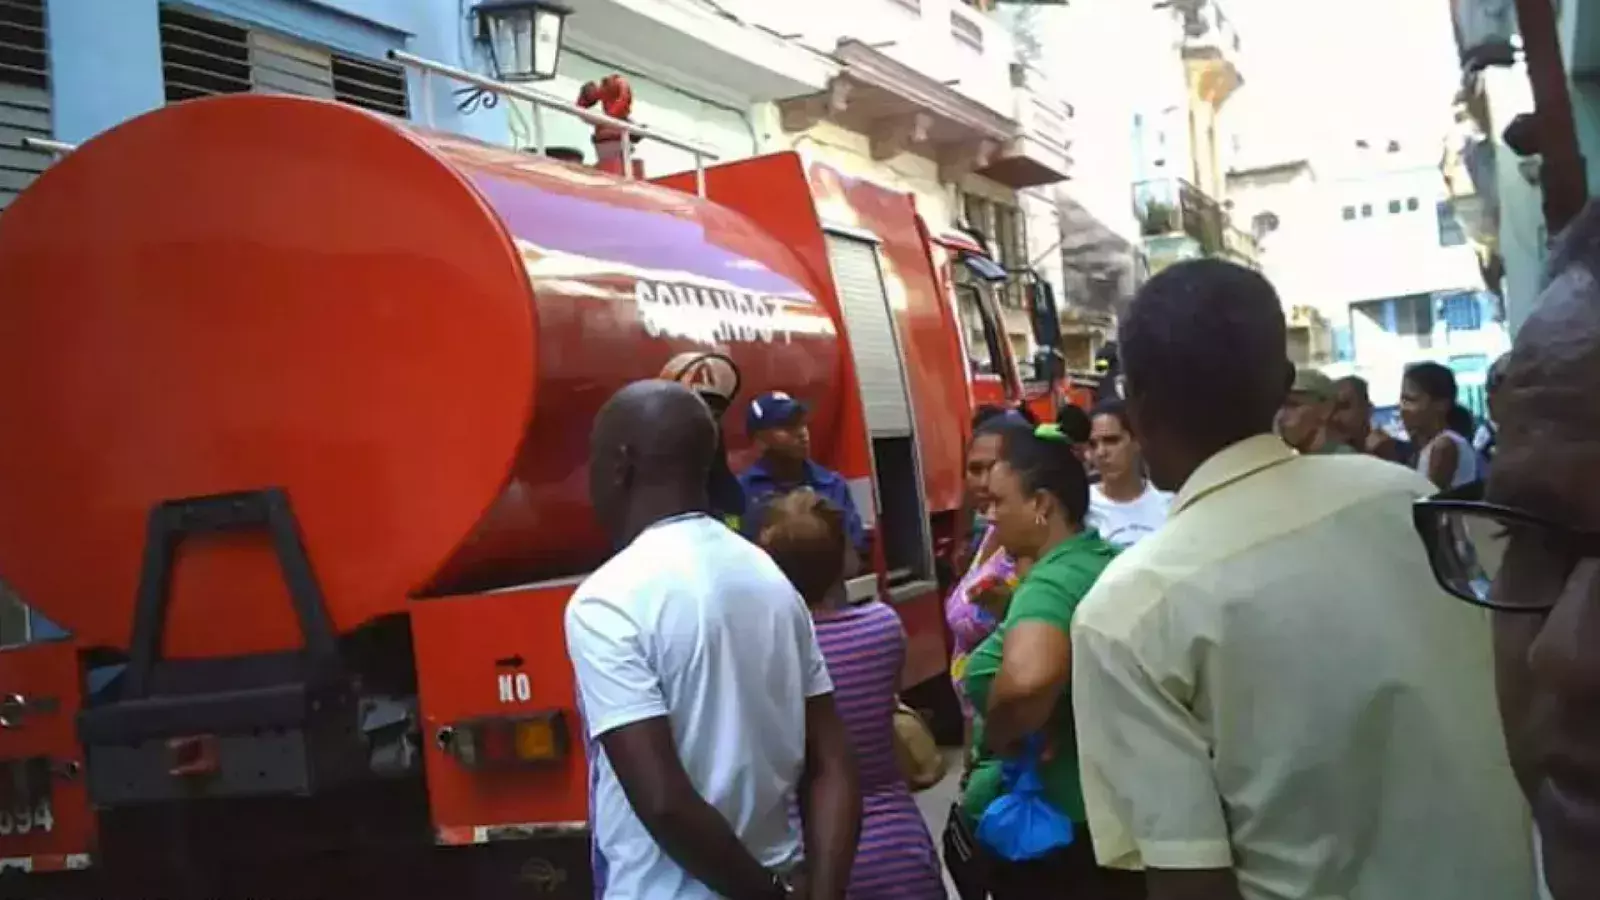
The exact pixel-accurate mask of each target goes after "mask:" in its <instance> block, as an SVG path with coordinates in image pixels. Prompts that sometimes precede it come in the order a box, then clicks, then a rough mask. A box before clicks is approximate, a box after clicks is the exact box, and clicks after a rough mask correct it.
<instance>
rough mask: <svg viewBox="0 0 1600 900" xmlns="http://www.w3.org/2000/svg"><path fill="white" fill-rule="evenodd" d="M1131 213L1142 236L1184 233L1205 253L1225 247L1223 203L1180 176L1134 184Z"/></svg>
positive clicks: (1211, 253) (1220, 251)
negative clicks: (1137, 222) (1137, 221)
mask: <svg viewBox="0 0 1600 900" xmlns="http://www.w3.org/2000/svg"><path fill="white" fill-rule="evenodd" d="M1133 214H1134V216H1135V217H1136V218H1137V219H1138V220H1139V228H1140V232H1141V233H1142V234H1143V235H1144V236H1145V237H1161V236H1164V235H1173V234H1187V235H1188V236H1189V237H1191V238H1194V240H1195V241H1196V242H1197V243H1198V244H1199V245H1200V249H1201V250H1202V251H1203V252H1204V253H1205V254H1206V255H1207V256H1214V255H1219V254H1221V253H1223V252H1225V251H1226V250H1227V249H1228V247H1227V244H1226V241H1227V237H1226V233H1227V228H1228V216H1227V213H1225V212H1223V211H1222V205H1221V204H1219V203H1217V201H1215V200H1213V199H1212V198H1211V197H1209V196H1207V195H1206V194H1205V192H1203V191H1201V190H1200V189H1199V188H1197V187H1195V186H1194V185H1192V184H1190V183H1189V182H1187V181H1184V180H1183V179H1181V178H1163V179H1159V180H1156V181H1141V182H1139V183H1138V184H1135V185H1134V186H1133Z"/></svg>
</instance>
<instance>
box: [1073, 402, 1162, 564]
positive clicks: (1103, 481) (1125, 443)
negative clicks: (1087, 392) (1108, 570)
mask: <svg viewBox="0 0 1600 900" xmlns="http://www.w3.org/2000/svg"><path fill="white" fill-rule="evenodd" d="M1089 457H1090V459H1092V460H1093V461H1094V464H1095V467H1096V468H1097V469H1099V471H1100V481H1099V482H1097V483H1095V484H1093V485H1090V486H1089V515H1088V517H1087V523H1086V524H1088V526H1089V527H1090V528H1093V529H1094V530H1095V531H1098V532H1100V536H1101V537H1102V538H1105V539H1106V541H1107V542H1108V543H1110V544H1111V545H1112V546H1114V547H1116V548H1117V549H1119V550H1120V549H1123V548H1126V547H1131V546H1133V545H1134V544H1136V543H1138V542H1139V540H1140V539H1141V538H1143V537H1144V536H1145V535H1148V534H1150V533H1152V532H1154V531H1155V530H1156V529H1157V528H1160V527H1161V524H1162V523H1163V522H1165V521H1167V510H1168V509H1170V508H1171V506H1172V495H1171V494H1169V493H1167V492H1166V491H1162V490H1157V489H1156V487H1155V485H1153V484H1151V483H1150V480H1149V479H1148V478H1145V477H1144V461H1143V460H1141V459H1140V458H1139V442H1138V441H1137V440H1135V439H1134V436H1133V431H1132V429H1130V428H1129V427H1128V413H1127V411H1126V409H1125V408H1124V407H1123V404H1122V401H1121V400H1105V401H1102V402H1101V403H1099V404H1097V405H1096V406H1095V408H1094V410H1093V411H1092V412H1091V413H1090V414H1089Z"/></svg>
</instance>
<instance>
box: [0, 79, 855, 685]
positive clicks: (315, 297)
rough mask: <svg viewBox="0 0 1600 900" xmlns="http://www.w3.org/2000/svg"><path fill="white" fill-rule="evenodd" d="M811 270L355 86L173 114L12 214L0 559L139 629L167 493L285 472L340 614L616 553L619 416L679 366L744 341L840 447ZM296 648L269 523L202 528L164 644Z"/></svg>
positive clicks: (667, 207)
mask: <svg viewBox="0 0 1600 900" xmlns="http://www.w3.org/2000/svg"><path fill="white" fill-rule="evenodd" d="M815 277H816V275H815V274H814V273H812V272H811V271H810V270H808V269H806V268H805V267H804V266H803V265H802V264H801V262H800V261H799V260H798V259H797V258H796V257H795V256H794V254H792V253H791V252H790V251H789V250H787V249H786V248H785V247H783V246H782V245H780V244H779V243H778V242H777V241H775V240H774V239H773V238H771V237H770V236H768V235H767V234H765V233H763V232H762V231H760V230H759V229H758V228H757V227H756V226H755V225H754V224H753V223H751V222H750V221H749V220H748V219H746V218H744V217H743V216H741V215H739V214H738V213H735V212H732V211H730V210H727V209H725V208H722V207H719V206H717V205H715V204H712V203H708V202H706V201H703V200H700V199H698V198H696V197H692V196H687V195H684V194H681V193H678V192H675V191H671V190H667V189H664V188H659V187H655V186H652V185H648V184H643V183H638V182H623V181H619V180H618V179H616V178H613V177H610V176H606V175H603V174H601V173H597V172H594V171H592V170H586V169H581V168H577V167H572V166H568V165H566V164H562V163H557V162H553V161H550V160H545V159H540V158H536V157H532V156H528V155H525V154H519V153H515V152H512V151H509V150H503V149H497V148H491V147H486V146H482V145H479V144H475V143H471V142H468V141H464V140H457V139H451V138H445V137H439V136H432V135H420V134H417V133H413V132H409V131H406V130H404V129H403V128H401V127H400V126H397V125H395V124H392V123H390V122H388V121H386V120H383V119H380V118H379V117H377V116H372V115H368V114H366V113H363V112H360V111H358V110H354V109H352V108H349V107H346V106H342V105H338V104H334V103H328V102H322V101H315V100H303V99H296V98H287V97H268V96H238V97H227V98H220V99H212V100H201V101H195V102H189V103H182V104H178V105H175V106H172V107H168V108H166V109H163V110H160V111H157V112H153V113H150V114H149V115H146V116H143V117H141V118H138V119H135V120H133V121H130V122H128V123H126V124H124V125H122V126H120V127H118V128H116V129H113V130H112V131H110V132H108V133H106V134H104V135H102V136H100V137H98V138H96V139H94V140H92V141H90V142H89V143H88V144H86V145H85V146H83V147H82V148H80V149H79V150H77V151H76V152H75V153H73V154H71V155H69V156H68V157H66V158H65V159H63V160H62V161H61V162H59V163H58V164H56V165H55V166H54V167H53V168H51V169H50V170H49V171H48V172H46V173H45V175H44V176H43V177H42V178H40V179H39V181H38V182H37V183H36V184H35V185H34V186H33V187H32V188H31V189H30V190H29V191H28V192H27V193H25V194H24V195H23V196H22V197H21V198H20V199H18V200H17V201H16V202H15V203H14V204H13V205H12V206H11V207H10V208H9V209H8V210H7V211H6V212H5V214H4V215H3V216H0V304H3V309H4V323H5V324H4V327H3V328H0V418H3V420H4V421H5V422H6V424H7V429H6V431H7V434H6V437H5V439H4V440H0V578H3V579H4V580H6V581H7V582H9V583H10V584H11V585H12V586H13V587H14V588H16V589H17V591H18V592H19V593H20V594H21V595H22V596H23V597H24V599H25V600H27V602H29V603H30V604H32V605H34V606H35V607H36V608H37V609H39V610H40V611H42V612H43V613H44V614H45V615H46V616H48V617H49V618H51V619H52V620H55V621H56V622H58V623H60V624H61V625H63V626H65V627H67V628H69V629H71V630H72V631H73V632H75V633H76V634H77V635H78V636H79V637H80V638H82V639H84V640H85V641H87V642H88V643H90V644H93V645H104V646H110V647H121V646H126V644H127V640H128V635H129V631H130V628H131V623H132V616H133V601H134V593H135V587H136V584H137V581H138V573H139V566H140V555H141V550H142V547H143V543H144V527H145V521H146V516H147V513H148V511H149V509H150V508H151V507H152V506H153V505H154V504H156V503H158V502H160V501H162V500H167V499H173V498H182V497H191V496H197V495H205V494H214V493H222V492H230V491H238V490H247V489H252V488H260V487H267V486H278V487H282V488H285V489H286V490H287V491H288V494H289V497H290V501H291V503H292V504H293V506H294V510H295V512H296V514H297V517H298V519H299V523H300V527H301V531H302V533H303V535H304V539H305V543H306V546H307V550H308V552H309V555H310V558H311V563H312V566H313V568H314V569H315V571H316V574H317V576H318V579H319V581H320V583H321V586H322V589H323V591H324V593H325V595H326V599H327V603H328V606H329V609H330V612H331V615H332V617H333V619H334V623H335V625H336V626H337V627H338V628H339V629H340V630H341V631H347V630H349V629H352V628H354V627H356V626H358V625H360V624H362V623H363V622H366V621H368V620H371V619H373V618H375V617H378V616H381V615H384V614H387V613H393V612H398V611H401V610H402V609H403V608H404V604H405V603H406V601H407V598H408V597H411V596H415V595H416V594H418V593H419V592H428V593H439V592H446V591H451V590H462V589H472V588H481V587H487V586H496V585H506V584H513V583H517V582H519V581H525V580H530V579H534V578H540V577H547V576H550V575H553V574H570V573H574V572H578V571H582V569H583V567H584V566H585V565H588V564H592V563H593V562H595V561H597V560H598V559H600V558H602V557H603V555H604V553H605V551H606V549H607V548H606V544H605V541H604V539H603V538H602V536H601V535H600V534H599V533H598V531H597V529H596V527H595V525H594V523H593V519H592V517H591V514H590V511H589V507H588V502H587V494H586V484H585V479H584V475H583V473H584V466H585V461H586V456H587V445H588V438H589V426H590V422H591V420H592V418H593V415H594V413H595V411H596V410H597V409H598V408H599V406H600V404H601V403H603V402H604V401H605V399H606V398H607V397H608V396H609V395H610V394H611V393H612V392H613V391H614V390H615V389H616V388H618V387H620V386H621V385H622V384H624V383H626V382H628V381H631V380H634V379H638V378H647V377H653V376H655V375H657V374H658V373H659V372H660V371H661V368H662V366H663V365H664V364H665V363H666V362H667V361H668V360H669V359H670V358H671V357H672V356H673V355H674V354H676V353H678V352H681V351H683V350H686V349H693V348H697V347H707V348H710V347H717V348H720V349H721V350H722V351H723V352H726V353H728V354H729V355H731V356H732V357H733V358H734V360H736V361H737V362H738V364H739V366H740V367H741V370H742V373H743V376H744V385H743V390H742V392H741V398H742V399H746V398H748V397H751V396H754V394H755V393H757V392H760V391H764V390H771V389H781V390H786V391H789V392H790V393H793V394H795V395H797V396H800V397H802V398H804V399H805V400H807V401H809V402H810V403H811V404H812V408H813V410H814V421H815V425H814V427H815V429H816V432H817V434H816V440H817V441H818V443H819V444H820V445H821V446H824V447H826V446H827V445H828V442H829V440H830V439H831V432H832V424H833V420H834V418H835V409H836V406H837V401H836V398H837V396H838V390H837V388H838V383H837V382H838V379H839V378H840V375H839V372H840V370H841V365H840V347H839V343H838V339H837V336H836V334H837V332H836V329H835V321H834V318H833V316H832V315H831V314H830V312H829V311H828V310H827V309H826V308H824V307H823V306H821V305H820V304H819V303H818V302H817V301H816V299H815V298H816V297H817V296H818V295H819V293H820V292H819V291H818V289H817V285H816V284H815V283H814V278H815ZM741 410H742V407H736V408H735V410H734V411H733V412H731V413H730V414H729V416H728V420H727V422H726V424H727V426H728V427H729V431H730V435H731V436H732V440H733V443H734V444H735V445H738V444H740V443H742V431H743V415H742V411H741ZM298 643H299V633H298V630H297V627H296V625H295V621H294V618H293V615H292V612H291V610H290V607H289V605H288V603H287V599H286V594H285V591H284V588H283V586H282V583H281V578H280V577H279V576H278V574H277V568H276V564H275V562H274V561H273V557H272V555H271V552H270V549H269V547H268V545H267V543H266V541H265V539H264V538H263V537H261V536H249V535H241V536H232V537H212V538H204V539H198V540H194V541H191V542H190V543H189V544H187V545H186V546H185V548H184V550H183V551H182V552H181V553H180V556H179V559H178V563H177V568H176V573H175V581H174V596H173V602H172V606H171V608H170V612H169V616H168V627H167V632H166V640H165V647H164V649H165V651H166V652H167V653H169V654H172V655H179V656H209V655H218V654H233V653H246V652H254V651H265V650H272V649H280V648H285V647H293V646H295V645H297V644H298Z"/></svg>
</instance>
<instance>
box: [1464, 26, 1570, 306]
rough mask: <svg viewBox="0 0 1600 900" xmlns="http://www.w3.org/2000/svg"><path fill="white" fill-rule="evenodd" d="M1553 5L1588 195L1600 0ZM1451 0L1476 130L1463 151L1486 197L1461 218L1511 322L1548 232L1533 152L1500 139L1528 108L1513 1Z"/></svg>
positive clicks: (1531, 288) (1529, 292)
mask: <svg viewBox="0 0 1600 900" xmlns="http://www.w3.org/2000/svg"><path fill="white" fill-rule="evenodd" d="M1555 6H1556V29H1557V37H1558V39H1559V41H1560V44H1561V65H1562V67H1563V69H1564V70H1565V72H1566V75H1567V88H1568V91H1569V93H1570V95H1571V100H1572V117H1573V121H1574V125H1575V126H1576V130H1577V138H1578V150H1579V152H1580V153H1581V154H1582V155H1583V157H1584V160H1585V163H1586V168H1587V175H1588V181H1589V191H1590V195H1591V196H1593V195H1594V193H1595V191H1596V189H1597V186H1600V3H1596V2H1594V0H1566V2H1561V3H1557V4H1556V5H1555ZM1451 7H1452V13H1453V15H1454V25H1455V32H1456V40H1457V49H1458V50H1459V53H1460V65H1461V70H1462V82H1463V90H1462V94H1461V97H1460V106H1459V108H1460V111H1461V114H1462V116H1463V117H1464V118H1466V119H1468V120H1469V121H1470V122H1471V124H1472V132H1473V133H1472V134H1470V135H1466V136H1464V138H1463V140H1462V141H1461V152H1462V154H1463V155H1465V156H1467V157H1468V158H1469V159H1470V160H1471V161H1472V163H1473V165H1472V166H1471V168H1472V173H1471V174H1472V179H1473V182H1474V184H1475V189H1476V192H1477V193H1478V194H1479V195H1480V196H1481V197H1483V198H1484V205H1483V209H1482V211H1481V213H1479V214H1478V216H1477V220H1476V221H1474V220H1473V219H1468V220H1466V221H1465V224H1466V225H1467V226H1468V228H1469V230H1472V231H1473V236H1474V239H1475V240H1477V241H1478V242H1479V243H1480V244H1481V245H1482V246H1483V247H1484V249H1485V254H1486V256H1487V257H1488V258H1489V259H1490V260H1491V261H1492V263H1493V266H1492V275H1491V278H1492V280H1493V281H1494V282H1495V285H1494V286H1495V287H1496V289H1498V290H1500V291H1501V293H1502V294H1503V296H1504V299H1505V307H1506V314H1507V320H1508V322H1509V323H1510V326H1511V328H1512V330H1513V331H1515V329H1516V328H1517V327H1518V326H1520V325H1521V324H1522V322H1523V320H1524V319H1526V318H1527V316H1528V313H1529V312H1531V311H1532V309H1533V307H1534V305H1535V304H1536V302H1537V300H1538V296H1539V291H1540V282H1541V275H1542V269H1543V266H1544V261H1545V257H1546V255H1547V253H1548V249H1549V241H1550V237H1551V235H1549V233H1548V231H1547V229H1546V226H1545V222H1544V216H1543V212H1542V209H1541V199H1540V187H1539V169H1538V158H1537V157H1536V156H1530V157H1523V156H1519V155H1518V154H1517V153H1516V152H1515V151H1513V150H1512V149H1511V147H1510V146H1509V145H1508V144H1507V142H1506V139H1505V129H1506V127H1507V126H1508V125H1510V124H1511V122H1512V121H1514V120H1515V119H1516V117H1517V116H1519V115H1523V114H1526V113H1531V112H1532V111H1533V97H1532V91H1531V87H1530V84H1529V81H1528V72H1527V66H1526V63H1525V60H1524V58H1523V55H1522V52H1521V50H1520V49H1519V48H1520V45H1521V39H1520V36H1518V34H1517V31H1518V25H1517V15H1516V8H1515V5H1514V3H1513V2H1512V0H1458V2H1456V3H1453V4H1451Z"/></svg>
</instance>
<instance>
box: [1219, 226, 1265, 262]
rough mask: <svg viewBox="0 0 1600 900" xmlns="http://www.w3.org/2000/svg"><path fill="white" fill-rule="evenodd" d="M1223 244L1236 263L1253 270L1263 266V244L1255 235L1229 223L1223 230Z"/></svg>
mask: <svg viewBox="0 0 1600 900" xmlns="http://www.w3.org/2000/svg"><path fill="white" fill-rule="evenodd" d="M1224 215H1226V213H1224ZM1230 218H1231V217H1230ZM1222 243H1223V245H1224V247H1225V248H1226V249H1227V252H1228V255H1229V256H1231V257H1233V259H1234V260H1235V261H1237V262H1240V263H1243V264H1244V265H1247V266H1250V267H1251V268H1256V267H1259V266H1260V265H1261V242H1260V241H1257V240H1256V237H1255V235H1253V234H1251V233H1250V232H1248V231H1245V230H1244V229H1242V228H1239V227H1237V226H1235V225H1234V224H1232V222H1229V223H1228V225H1227V226H1226V227H1225V228H1224V229H1223V232H1222Z"/></svg>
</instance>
